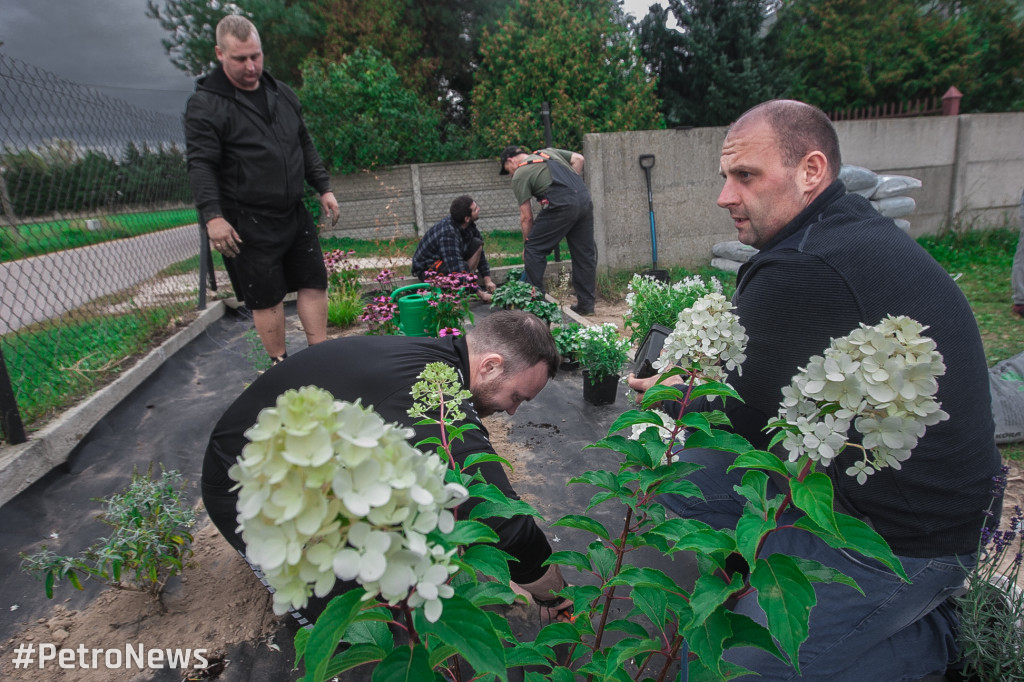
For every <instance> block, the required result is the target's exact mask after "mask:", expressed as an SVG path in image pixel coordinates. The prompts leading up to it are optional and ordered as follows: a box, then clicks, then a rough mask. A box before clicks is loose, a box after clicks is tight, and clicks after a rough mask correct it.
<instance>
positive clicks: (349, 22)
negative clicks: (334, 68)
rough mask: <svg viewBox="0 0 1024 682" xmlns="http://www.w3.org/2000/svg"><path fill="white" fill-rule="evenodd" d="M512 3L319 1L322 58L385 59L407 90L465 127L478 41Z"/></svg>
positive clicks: (473, 0)
mask: <svg viewBox="0 0 1024 682" xmlns="http://www.w3.org/2000/svg"><path fill="white" fill-rule="evenodd" d="M512 2H513V0H447V1H446V2H436V1H435V0H377V1H376V2H372V3H371V2H365V1H364V0H324V1H323V2H320V3H318V8H319V11H320V13H321V16H322V18H323V21H324V25H325V26H326V27H327V28H326V36H325V39H324V47H323V50H322V56H323V57H325V58H327V59H330V60H337V59H340V58H341V57H343V56H344V55H347V54H351V53H352V52H353V51H354V50H355V49H357V48H374V49H376V50H379V51H380V52H381V53H382V54H383V56H385V57H387V58H388V60H389V61H390V62H391V65H392V66H394V68H395V71H396V72H397V73H398V75H399V77H401V79H402V82H403V83H404V84H405V85H406V87H408V88H410V89H411V90H414V91H416V92H417V93H419V94H420V95H422V96H423V97H425V98H427V99H429V100H431V101H434V102H436V103H437V106H439V107H441V109H442V110H443V111H444V112H445V114H446V117H447V118H448V119H449V120H450V121H453V122H456V123H458V124H460V125H467V124H468V110H469V108H470V96H471V92H472V89H473V81H474V72H475V71H476V66H477V65H478V64H479V62H480V53H479V48H480V37H481V35H482V33H483V29H484V28H485V27H488V26H489V27H492V28H493V26H494V24H495V22H496V21H497V19H498V18H499V17H501V16H503V14H504V13H505V12H506V11H507V10H508V8H509V7H510V6H511V4H512Z"/></svg>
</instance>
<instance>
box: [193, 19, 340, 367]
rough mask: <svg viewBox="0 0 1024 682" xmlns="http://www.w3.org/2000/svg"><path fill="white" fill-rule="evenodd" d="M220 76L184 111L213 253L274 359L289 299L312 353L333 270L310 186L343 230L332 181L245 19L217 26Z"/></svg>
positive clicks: (322, 328) (281, 345)
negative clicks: (308, 194)
mask: <svg viewBox="0 0 1024 682" xmlns="http://www.w3.org/2000/svg"><path fill="white" fill-rule="evenodd" d="M216 52H217V60H218V61H219V62H220V66H218V67H217V68H215V69H214V70H213V71H212V72H210V73H209V74H208V75H207V76H204V77H203V78H200V79H199V80H198V81H197V82H196V92H195V94H193V95H192V97H191V98H189V101H188V106H187V108H186V110H185V142H186V147H187V155H188V173H189V180H190V181H191V184H192V196H193V199H194V200H195V203H196V207H197V208H198V209H199V213H200V216H201V218H202V220H203V221H204V222H205V223H206V230H207V235H208V236H209V238H210V246H211V248H214V249H216V250H217V251H219V252H220V253H221V254H222V255H223V256H224V264H225V266H226V267H227V270H228V274H229V275H230V276H231V283H232V286H233V287H234V289H235V294H236V296H238V297H239V298H241V299H243V300H244V301H245V304H246V305H247V306H248V307H249V309H250V310H252V313H253V322H254V324H255V325H256V331H257V332H259V335H260V340H261V341H262V342H263V347H264V348H265V349H266V351H267V354H268V355H270V357H271V358H272V359H273V360H274V362H279V361H280V360H282V359H284V357H286V356H287V352H286V350H287V349H286V347H285V333H284V304H283V300H284V297H285V294H287V293H288V292H289V291H297V292H298V300H297V303H296V307H297V308H298V313H299V319H300V320H301V322H302V326H303V329H304V330H305V332H306V340H307V342H308V343H309V345H314V344H317V343H320V342H321V341H324V340H326V338H327V270H326V268H325V266H324V262H323V254H322V252H321V250H320V240H319V237H318V236H317V230H316V226H315V225H314V224H313V219H312V217H311V216H310V215H309V212H308V211H307V210H306V208H305V207H304V206H303V205H302V193H303V180H305V181H307V182H309V184H310V185H312V186H313V187H314V188H315V189H316V191H317V192H318V193H319V194H320V206H321V209H322V211H323V216H324V219H325V220H327V219H330V220H331V222H332V224H333V223H335V222H337V220H338V201H337V199H335V198H334V194H333V192H331V185H330V176H329V175H328V174H327V170H326V169H325V168H324V165H323V163H322V162H321V160H320V156H319V155H318V154H317V152H316V148H315V147H314V146H313V140H312V139H311V138H310V136H309V132H308V131H307V130H306V125H305V124H304V123H303V121H302V115H301V111H300V108H299V100H298V98H297V97H296V96H295V93H294V92H292V90H291V89H290V88H289V87H288V86H287V85H285V84H284V83H280V82H278V81H277V80H275V79H274V78H273V77H271V76H270V74H268V73H264V71H263V50H262V47H261V45H260V36H259V33H258V32H257V31H256V27H255V26H253V24H252V22H250V21H249V20H248V19H246V18H245V17H240V16H237V15H230V16H227V17H224V18H223V19H221V21H220V23H218V24H217V48H216Z"/></svg>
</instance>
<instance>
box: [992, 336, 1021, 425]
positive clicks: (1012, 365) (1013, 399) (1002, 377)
mask: <svg viewBox="0 0 1024 682" xmlns="http://www.w3.org/2000/svg"><path fill="white" fill-rule="evenodd" d="M988 379H989V385H990V386H991V389H992V418H993V420H995V423H996V442H997V443H1016V442H1018V441H1024V353H1018V354H1017V355H1014V356H1013V357H1012V358H1010V359H1009V360H1003V361H1002V362H1000V363H997V364H996V365H995V366H994V367H992V368H991V369H989V370H988Z"/></svg>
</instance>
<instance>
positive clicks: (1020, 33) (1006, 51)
mask: <svg viewBox="0 0 1024 682" xmlns="http://www.w3.org/2000/svg"><path fill="white" fill-rule="evenodd" d="M948 5H949V6H948V7H947V8H946V12H947V13H948V14H949V16H950V18H951V20H952V21H953V22H955V23H962V24H964V25H965V26H966V31H967V34H968V36H969V44H968V52H967V54H966V55H964V59H965V60H966V61H967V62H968V63H969V64H970V71H969V76H970V77H969V78H968V79H966V80H964V81H961V82H960V83H955V85H956V86H957V88H959V89H960V92H962V93H963V95H964V98H963V100H962V101H961V111H963V112H965V113H968V112H982V111H986V112H992V111H1020V110H1021V109H1024V2H1022V1H1021V0H952V1H950V2H949V3H948Z"/></svg>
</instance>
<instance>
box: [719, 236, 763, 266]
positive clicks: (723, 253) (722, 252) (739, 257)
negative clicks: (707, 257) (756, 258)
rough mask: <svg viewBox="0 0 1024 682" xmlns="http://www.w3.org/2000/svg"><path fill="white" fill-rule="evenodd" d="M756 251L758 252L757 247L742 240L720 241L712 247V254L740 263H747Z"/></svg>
mask: <svg viewBox="0 0 1024 682" xmlns="http://www.w3.org/2000/svg"><path fill="white" fill-rule="evenodd" d="M755 253H757V249H755V248H754V247H753V246H750V245H748V244H744V243H743V242H740V241H731V242H718V243H717V244H715V245H714V246H712V247H711V255H712V256H714V257H716V258H726V259H728V260H735V261H739V262H740V263H746V262H747V261H748V260H750V257H751V256H753V255H754V254H755Z"/></svg>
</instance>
